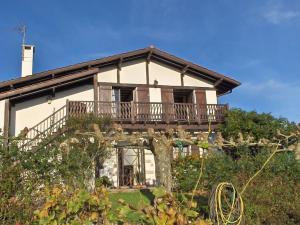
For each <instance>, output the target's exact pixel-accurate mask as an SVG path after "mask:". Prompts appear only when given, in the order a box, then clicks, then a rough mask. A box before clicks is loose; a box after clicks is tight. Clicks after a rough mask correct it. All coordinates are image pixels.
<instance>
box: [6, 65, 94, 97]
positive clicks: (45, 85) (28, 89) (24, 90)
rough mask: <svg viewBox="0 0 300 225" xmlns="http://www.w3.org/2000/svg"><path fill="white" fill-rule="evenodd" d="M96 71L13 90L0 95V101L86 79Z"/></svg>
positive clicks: (92, 70)
mask: <svg viewBox="0 0 300 225" xmlns="http://www.w3.org/2000/svg"><path fill="white" fill-rule="evenodd" d="M98 71H99V69H98V68H95V69H91V70H87V71H84V72H80V73H77V74H74V75H72V76H66V77H62V78H57V79H54V80H49V81H46V82H41V83H37V84H34V85H28V86H25V87H22V88H19V89H15V90H12V91H8V92H5V93H3V94H0V99H5V98H8V97H11V96H15V95H20V94H23V93H27V92H31V91H35V90H38V89H42V88H48V87H50V86H51V87H52V86H53V85H55V84H61V83H64V82H67V81H70V80H74V79H79V78H82V77H86V76H89V75H94V74H95V73H98Z"/></svg>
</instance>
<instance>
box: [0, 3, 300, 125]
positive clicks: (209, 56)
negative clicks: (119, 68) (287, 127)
mask: <svg viewBox="0 0 300 225" xmlns="http://www.w3.org/2000/svg"><path fill="white" fill-rule="evenodd" d="M21 24H26V25H27V27H28V32H27V38H26V39H27V43H28V44H34V45H36V60H35V65H34V70H35V72H39V71H43V70H48V69H53V68H57V67H61V66H65V65H70V64H74V63H78V62H82V61H87V60H91V59H96V58H101V57H103V56H107V55H112V54H115V53H120V52H126V51H129V50H134V49H138V48H144V47H147V46H149V45H154V46H156V47H158V48H161V49H162V50H165V51H168V52H170V53H172V54H175V55H177V56H179V57H182V58H184V59H187V60H190V61H192V62H194V63H197V64H200V65H202V66H204V67H207V68H210V69H212V70H215V71H218V72H220V73H224V74H227V75H229V76H232V77H233V78H235V79H237V80H239V81H241V82H242V85H241V86H240V87H239V88H237V89H235V90H234V91H233V93H232V94H230V95H228V96H226V97H222V99H221V101H222V102H228V103H229V104H230V106H233V107H241V108H243V109H246V110H256V111H258V112H271V113H272V114H273V115H275V116H283V117H287V118H288V119H290V120H294V121H296V122H300V100H299V99H300V72H299V71H300V1H299V0H294V1H293V0H251V1H246V0H240V1H239V0H226V1H224V0H215V1H211V0H201V1H199V0H194V1H192V0H186V1H183V0H127V1H124V0H119V1H114V0H109V1H107V0H102V1H101V0H89V1H75V0H73V1H69V0H64V1H62V0H51V1H48V0H47V1H46V0H28V1H17V0H10V1H5V0H3V1H1V7H0V43H1V44H2V46H1V50H0V81H3V80H7V79H12V78H16V77H18V76H19V74H20V66H21V65H20V59H21V49H20V45H21V36H20V34H18V33H17V32H16V31H15V30H14V28H15V27H17V26H19V25H21Z"/></svg>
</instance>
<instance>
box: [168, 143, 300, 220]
mask: <svg viewBox="0 0 300 225" xmlns="http://www.w3.org/2000/svg"><path fill="white" fill-rule="evenodd" d="M243 148H245V146H244V147H243ZM241 152H243V153H242V154H241V157H240V158H239V159H238V160H233V159H231V157H229V156H227V155H225V154H211V155H210V156H208V158H207V159H205V168H204V172H203V176H202V180H201V183H200V186H199V189H200V190H211V188H212V186H213V185H216V184H218V183H219V182H223V181H228V182H231V183H233V184H234V185H235V187H236V188H237V189H238V190H239V191H241V190H242V187H243V186H244V185H245V184H246V182H247V181H248V179H249V178H250V177H251V176H253V174H254V173H255V172H256V171H258V170H259V169H260V168H261V166H262V165H263V163H264V162H265V160H266V159H267V158H268V156H269V154H270V151H269V150H267V149H264V150H262V151H260V152H259V153H258V154H256V155H252V154H247V153H246V152H247V151H245V149H244V151H241ZM200 165H201V159H200V158H195V157H187V158H181V159H178V160H177V161H175V162H174V164H173V166H174V168H175V170H174V171H175V172H174V176H175V179H174V180H175V182H176V188H177V189H178V190H184V191H192V190H193V187H194V185H195V183H196V180H197V179H198V175H199V173H200ZM299 188H300V163H299V161H297V160H296V158H295V154H294V153H293V152H281V153H277V154H276V155H275V156H274V158H273V159H272V160H271V161H270V162H269V164H268V165H267V167H266V168H265V169H264V170H263V171H262V172H261V173H260V174H259V176H257V177H256V178H255V179H254V180H253V182H251V183H250V185H249V186H248V188H247V190H246V191H245V193H244V195H243V200H244V202H245V224H253V225H259V224H290V225H296V224H299V222H300V196H299V194H298V191H299ZM201 193H205V192H201ZM205 196H206V197H208V196H209V193H208V194H207V195H205ZM201 209H202V210H203V209H205V207H204V206H202V208H201ZM205 213H208V212H205Z"/></svg>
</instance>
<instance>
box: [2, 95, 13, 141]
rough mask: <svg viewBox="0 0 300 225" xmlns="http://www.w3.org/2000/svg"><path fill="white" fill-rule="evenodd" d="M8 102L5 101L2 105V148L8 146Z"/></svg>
mask: <svg viewBox="0 0 300 225" xmlns="http://www.w3.org/2000/svg"><path fill="white" fill-rule="evenodd" d="M10 108H11V107H10V100H9V99H6V100H5V105H4V127H3V136H4V146H7V145H8V140H9V128H10Z"/></svg>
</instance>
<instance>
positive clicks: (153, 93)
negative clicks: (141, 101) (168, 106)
mask: <svg viewBox="0 0 300 225" xmlns="http://www.w3.org/2000/svg"><path fill="white" fill-rule="evenodd" d="M149 95H150V102H161V88H149Z"/></svg>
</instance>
